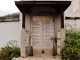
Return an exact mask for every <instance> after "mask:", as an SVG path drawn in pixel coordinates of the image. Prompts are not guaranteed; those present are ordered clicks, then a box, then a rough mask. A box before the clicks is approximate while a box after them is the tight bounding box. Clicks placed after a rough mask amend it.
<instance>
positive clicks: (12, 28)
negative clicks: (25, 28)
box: [0, 21, 21, 48]
mask: <svg viewBox="0 0 80 60" xmlns="http://www.w3.org/2000/svg"><path fill="white" fill-rule="evenodd" d="M20 26H21V24H20V21H17V22H0V48H1V47H3V46H4V45H6V43H7V42H8V41H10V40H16V41H17V42H18V46H20Z"/></svg>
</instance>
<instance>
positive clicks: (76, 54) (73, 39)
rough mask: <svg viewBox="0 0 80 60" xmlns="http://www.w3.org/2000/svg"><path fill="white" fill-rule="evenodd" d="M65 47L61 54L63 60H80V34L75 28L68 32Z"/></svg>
mask: <svg viewBox="0 0 80 60" xmlns="http://www.w3.org/2000/svg"><path fill="white" fill-rule="evenodd" d="M64 42H65V46H64V47H63V48H62V50H61V52H60V54H61V57H62V59H63V60H80V32H79V31H77V30H74V29H73V28H71V29H69V30H66V38H65V40H64Z"/></svg>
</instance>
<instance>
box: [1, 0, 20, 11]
mask: <svg viewBox="0 0 80 60" xmlns="http://www.w3.org/2000/svg"><path fill="white" fill-rule="evenodd" d="M14 1H15V0H0V10H3V11H6V12H9V13H15V12H19V10H18V8H17V7H16V6H15V2H14Z"/></svg>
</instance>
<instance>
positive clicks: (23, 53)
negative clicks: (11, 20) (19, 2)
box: [21, 8, 26, 57]
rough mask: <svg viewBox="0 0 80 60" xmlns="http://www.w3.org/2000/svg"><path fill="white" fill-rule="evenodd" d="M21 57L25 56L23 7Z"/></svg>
mask: <svg viewBox="0 0 80 60" xmlns="http://www.w3.org/2000/svg"><path fill="white" fill-rule="evenodd" d="M21 57H26V31H25V8H23V9H22V30H21Z"/></svg>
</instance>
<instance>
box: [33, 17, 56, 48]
mask: <svg viewBox="0 0 80 60" xmlns="http://www.w3.org/2000/svg"><path fill="white" fill-rule="evenodd" d="M51 36H54V23H53V20H52V17H51V16H34V17H33V20H32V45H33V47H43V48H44V47H46V48H47V47H49V48H50V47H52V46H53V42H52V41H51V40H50V37H51Z"/></svg>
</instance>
